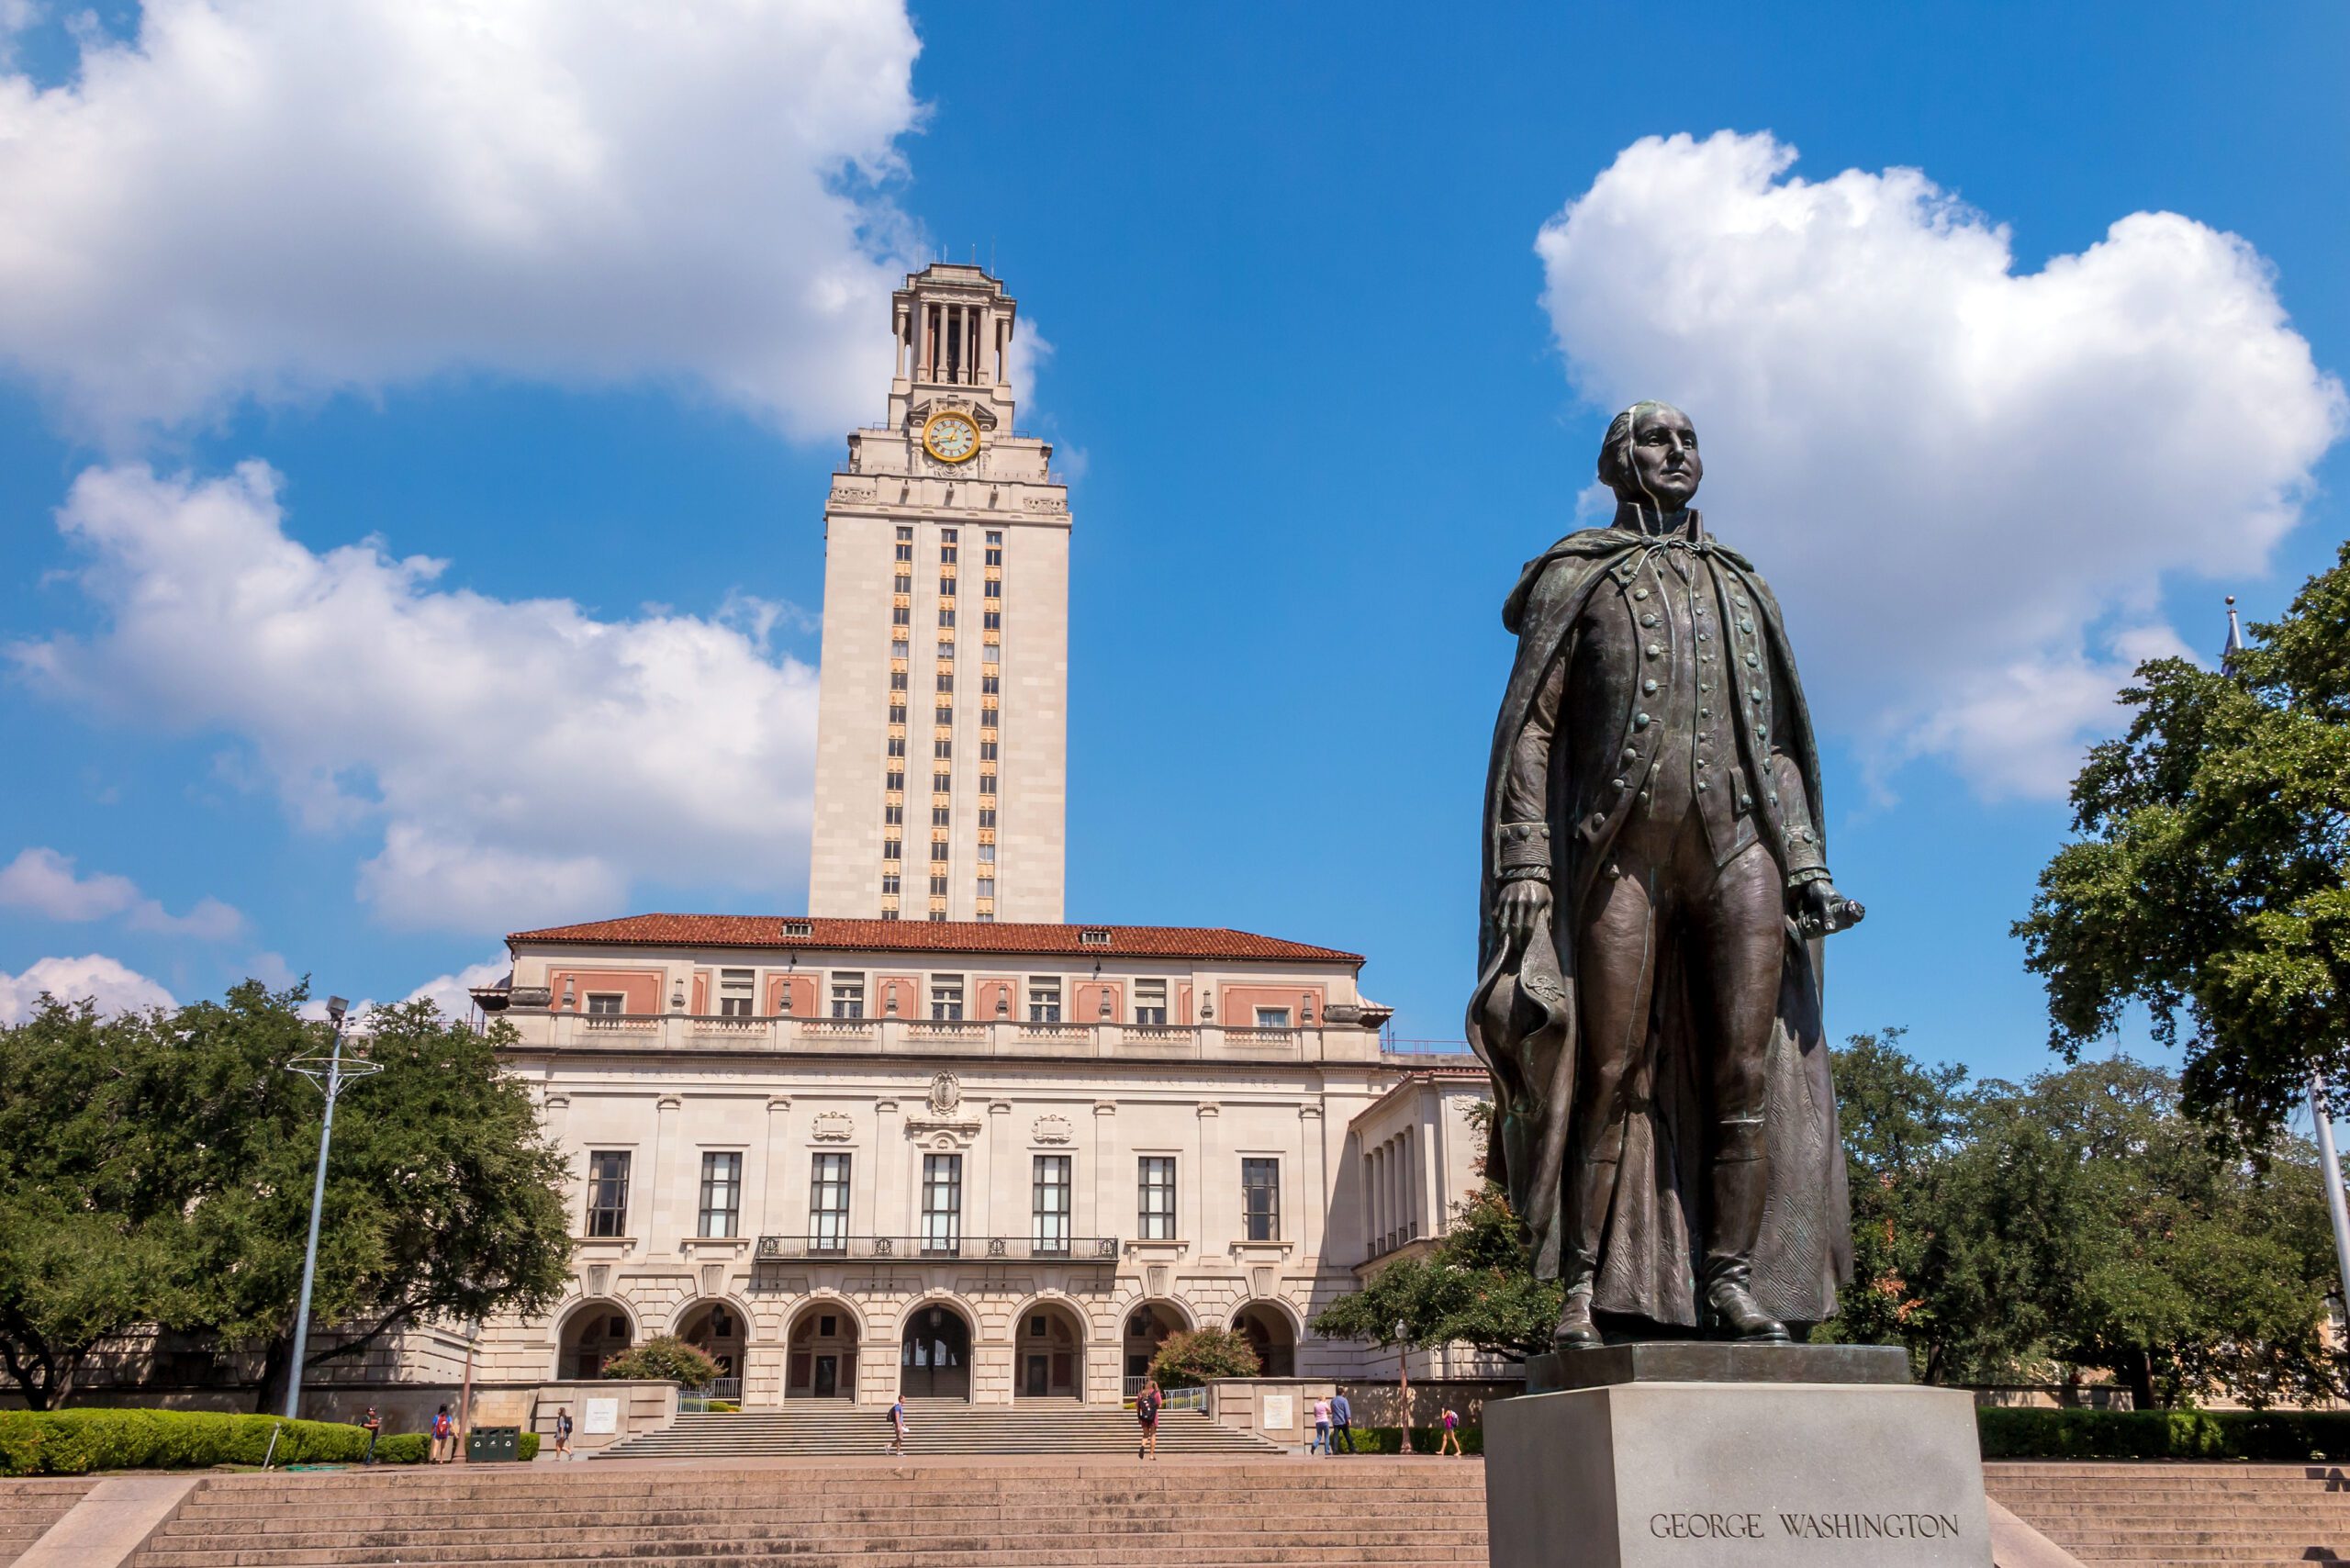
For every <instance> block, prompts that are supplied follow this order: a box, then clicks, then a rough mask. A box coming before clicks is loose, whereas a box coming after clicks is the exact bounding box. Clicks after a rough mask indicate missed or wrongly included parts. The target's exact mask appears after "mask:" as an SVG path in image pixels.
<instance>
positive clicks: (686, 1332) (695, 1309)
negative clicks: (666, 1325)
mask: <svg viewBox="0 0 2350 1568" xmlns="http://www.w3.org/2000/svg"><path fill="white" fill-rule="evenodd" d="M748 1333H749V1330H748V1328H747V1327H746V1326H745V1325H744V1321H743V1312H742V1309H741V1308H740V1307H738V1306H736V1305H734V1304H733V1302H729V1301H705V1302H697V1303H695V1304H694V1305H693V1306H691V1307H690V1308H688V1310H687V1312H686V1315H685V1316H683V1317H681V1318H679V1319H678V1320H677V1338H680V1339H683V1340H684V1341H685V1342H686V1343H687V1344H688V1345H691V1346H692V1347H693V1348H694V1349H695V1350H699V1351H700V1352H701V1353H702V1354H703V1355H705V1356H708V1357H709V1358H710V1359H711V1361H716V1362H717V1363H718V1381H717V1382H716V1383H712V1384H711V1389H710V1392H711V1394H712V1395H713V1396H714V1397H717V1398H720V1399H740V1398H742V1397H743V1361H744V1343H745V1341H746V1339H747V1338H748Z"/></svg>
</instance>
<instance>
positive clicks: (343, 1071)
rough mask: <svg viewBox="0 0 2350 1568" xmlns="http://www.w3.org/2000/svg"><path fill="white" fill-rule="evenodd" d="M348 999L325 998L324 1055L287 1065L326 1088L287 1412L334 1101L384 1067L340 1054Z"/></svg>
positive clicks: (305, 1319)
mask: <svg viewBox="0 0 2350 1568" xmlns="http://www.w3.org/2000/svg"><path fill="white" fill-rule="evenodd" d="M350 1010H351V1003H349V1002H345V1001H344V1000H343V999H342V998H341V997H339V996H330V997H328V998H327V1018H328V1021H329V1022H330V1023H331V1024H332V1025H334V1045H333V1047H332V1048H331V1049H330V1051H329V1053H328V1054H327V1055H325V1056H322V1057H297V1058H295V1059H294V1060H292V1061H290V1062H288V1063H287V1064H286V1067H285V1070H286V1071H288V1072H298V1073H300V1074H301V1075H302V1076H303V1077H305V1078H307V1079H308V1080H309V1081H311V1082H313V1083H315V1084H317V1085H318V1086H319V1088H320V1089H323V1090H325V1091H326V1095H327V1114H326V1119H325V1120H324V1121H323V1122H321V1123H320V1124H319V1171H318V1175H317V1177H316V1178H315V1179H314V1180H313V1181H312V1182H311V1184H310V1244H309V1246H308V1248H307V1249H304V1251H303V1253H302V1303H301V1305H299V1306H297V1307H296V1308H295V1309H294V1366H293V1370H292V1373H291V1375H290V1376H289V1377H288V1378H287V1380H286V1386H285V1418H286V1419H287V1420H289V1421H297V1420H299V1419H301V1412H302V1358H303V1357H304V1356H306V1355H308V1353H309V1348H310V1286H311V1284H312V1283H313V1282H315V1281H316V1280H317V1278H318V1272H319V1210H320V1209H321V1208H323V1207H325V1206H326V1198H327V1146H328V1144H329V1143H330V1142H332V1141H333V1138H334V1103H335V1101H336V1100H337V1099H339V1098H341V1094H342V1088H343V1085H344V1084H346V1083H352V1082H355V1081H358V1080H360V1079H362V1078H364V1077H366V1076H367V1075H368V1074H369V1073H374V1072H381V1071H383V1065H382V1064H381V1063H379V1062H372V1061H368V1060H365V1059H364V1058H354V1059H353V1060H351V1061H345V1060H343V1059H342V1017H343V1014H345V1013H348V1012H349V1011H350Z"/></svg>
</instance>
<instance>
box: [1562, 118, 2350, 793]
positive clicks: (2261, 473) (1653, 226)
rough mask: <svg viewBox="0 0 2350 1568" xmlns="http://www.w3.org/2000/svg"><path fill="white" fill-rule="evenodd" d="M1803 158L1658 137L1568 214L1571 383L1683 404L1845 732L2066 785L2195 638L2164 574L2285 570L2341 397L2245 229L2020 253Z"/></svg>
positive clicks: (1943, 199)
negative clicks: (2126, 685)
mask: <svg viewBox="0 0 2350 1568" xmlns="http://www.w3.org/2000/svg"><path fill="white" fill-rule="evenodd" d="M1794 159H1795V150H1794V149H1792V148H1790V147H1786V146H1785V145H1783V144H1782V143H1780V142H1778V141H1776V140H1774V139H1773V138H1772V137H1770V136H1769V135H1767V134H1763V135H1757V136H1734V135H1731V134H1729V133H1727V132H1725V133H1722V134H1719V135H1716V136H1713V137H1710V138H1708V139H1707V140H1703V141H1698V140H1692V139H1691V138H1689V137H1687V136H1676V137H1673V138H1671V139H1669V140H1660V139H1656V138H1649V139H1646V140H1641V141H1639V142H1636V143H1635V144H1633V145H1632V146H1631V147H1629V148H1628V149H1626V150H1625V151H1624V152H1623V153H1622V154H1620V155H1619V156H1618V157H1617V160H1616V162H1615V163H1614V164H1613V165H1611V166H1610V167H1609V168H1608V169H1607V170H1606V172H1604V173H1603V174H1601V175H1600V176H1599V178H1598V179H1597V180H1596V181H1595V182H1594V183H1593V185H1592V187H1591V189H1590V190H1589V191H1587V192H1585V193H1584V194H1583V196H1579V197H1577V198H1576V199H1575V200H1573V201H1572V202H1570V203H1569V204H1568V206H1567V207H1566V208H1565V209H1564V210H1563V211H1562V212H1561V213H1560V215H1559V216H1558V217H1557V218H1553V219H1552V220H1551V221H1550V223H1549V224H1547V225H1546V226H1545V227H1544V228H1543V230H1542V231H1541V234H1540V236H1539V239H1538V241H1537V243H1536V249H1537V251H1538V252H1539V254H1540V256H1541V258H1542V263H1543V266H1544V271H1545V275H1546V279H1547V287H1546V290H1545V292H1544V296H1543V302H1544V305H1545V306H1546V308H1548V309H1549V311H1550V320H1551V324H1552V327H1553V330H1555V332H1556V334H1557V339H1558V342H1559V344H1560V346H1561V348H1562V349H1563V350H1564V352H1565V353H1566V356H1567V360H1568V364H1569V369H1570V373H1571V375H1572V378H1573V381H1574V384H1575V386H1576V387H1577V389H1578V390H1579V391H1581V392H1582V393H1583V395H1584V396H1585V397H1586V398H1589V399H1590V400H1591V401H1593V402H1594V403H1595V404H1598V405H1600V406H1602V407H1604V408H1607V409H1610V411H1612V410H1613V409H1616V408H1620V407H1622V406H1623V405H1624V404H1626V403H1628V402H1630V401H1632V400H1633V399H1635V398H1662V399H1664V400H1666V401H1669V402H1673V403H1676V404H1678V405H1680V406H1681V407H1683V408H1684V409H1687V410H1688V412H1689V415H1690V417H1691V419H1692V420H1694V421H1695V424H1696V426H1697V431H1698V434H1699V437H1700V439H1701V440H1702V441H1703V442H1704V444H1705V450H1706V465H1707V478H1706V482H1705V493H1704V495H1703V496H1702V497H1701V498H1700V504H1701V505H1702V506H1703V507H1704V508H1705V509H1706V511H1707V521H1708V523H1709V525H1711V526H1712V527H1713V528H1715V529H1716V530H1717V531H1718V532H1719V533H1720V534H1721V536H1722V537H1723V538H1724V539H1725V540H1727V541H1728V542H1729V543H1732V544H1734V545H1737V546H1739V547H1740V548H1741V549H1744V550H1746V551H1748V552H1749V553H1751V554H1753V555H1754V556H1755V557H1756V562H1757V565H1758V566H1761V567H1762V570H1763V572H1764V574H1765V575H1766V576H1768V577H1770V578H1771V580H1772V583H1773V586H1774V588H1776V589H1777V590H1778V592H1779V595H1780V598H1781V599H1782V600H1783V601H1784V602H1785V604H1786V606H1787V609H1788V613H1789V616H1790V618H1791V622H1792V630H1793V633H1794V635H1795V638H1796V650H1797V653H1798V655H1799V656H1800V657H1801V659H1802V661H1803V665H1804V671H1805V678H1806V681H1807V685H1808V686H1809V688H1810V689H1811V692H1812V700H1813V702H1814V704H1815V707H1816V708H1818V709H1819V710H1821V711H1822V717H1824V719H1825V720H1826V721H1827V722H1829V723H1830V724H1832V725H1835V726H1837V727H1839V728H1841V729H1843V730H1845V731H1846V732H1848V733H1851V734H1857V735H1858V736H1860V737H1861V738H1862V739H1863V744H1864V745H1866V746H1868V747H1869V748H1870V749H1871V751H1872V752H1873V754H1874V757H1875V759H1876V760H1877V761H1878V762H1879V763H1880V764H1886V763H1891V762H1894V761H1897V760H1898V759H1900V758H1902V757H1904V756H1919V755H1936V756H1942V757H1945V758H1947V759H1948V760H1949V761H1950V762H1951V763H1952V764H1953V766H1955V767H1958V768H1959V769H1960V770H1961V771H1962V772H1963V773H1964V775H1965V776H1966V777H1967V778H1969V779H1970V780H1971V781H1972V782H1973V783H1974V784H1975V787H1976V788H1977V789H1978V790H1980V791H1982V792H1983V793H1985V794H1986V795H1991V796H1997V795H2003V794H2025V795H2048V794H2054V793H2061V792H2062V790H2064V788H2065V785H2066V783H2067V782H2068V781H2069V779H2070V777H2071V774H2072V772H2073V770H2074V768H2075V767H2076V765H2077V763H2078V760H2079V756H2080V750H2081V746H2082V744H2083V739H2084V737H2085V736H2086V735H2087V734H2093V733H2096V732H2098V731H2100V730H2109V729H2110V728H2111V727H2112V722H2113V720H2114V717H2115V712H2114V710H2113V708H2112V699H2113V694H2114V691H2115V689H2116V687H2117V686H2118V685H2119V684H2120V683H2121V680H2122V679H2123V678H2125V677H2126V675H2127V674H2128V671H2129V669H2130V667H2131V665H2132V661H2133V660H2134V659H2135V658H2137V657H2139V656H2143V652H2144V651H2145V650H2146V649H2147V648H2149V647H2155V646H2160V647H2164V648H2170V647H2175V646H2177V643H2178V638H2177V634H2176V633H2173V632H2172V631H2171V630H2170V629H2169V628H2167V627H2164V626H2161V625H2159V624H2157V623H2156V622H2155V620H2154V611H2155V605H2156V601H2157V596H2158V592H2159V589H2160V587H2161V584H2162V581H2163V579H2164V577H2165V575H2166V574H2173V573H2187V574H2193V575H2201V576H2206V577H2210V576H2219V575H2222V574H2224V575H2229V576H2234V575H2238V574H2242V573H2244V572H2247V571H2258V570H2260V569H2263V567H2264V566H2265V564H2266V559H2267V554H2268V552H2269V550H2270V548H2271V547H2272V546H2273V545H2274V544H2275V543H2277V540H2278V539H2279V538H2280V537H2281V536H2282V535H2283V534H2284V533H2285V532H2288V530H2289V529H2291V528H2292V527H2293V525H2294V524H2295V523H2296V522H2297V521H2299V520H2300V506H2301V503H2302V500H2303V498H2305V497H2306V495H2307V494H2308V491H2309V489H2310V487H2311V470H2312V467H2313V466H2314V465H2315V464H2316V463H2317V461H2318V460H2319V458H2320V457H2321V456H2322V454H2324V452H2325V451H2326V449H2327V448H2328V447H2329V446H2330V445H2331V444H2332V443H2333V441H2334V440H2335V438H2336V437H2337V436H2338V434H2339V433H2340V431H2341V430H2342V427H2343V422H2344V398H2343V392H2342V388H2341V386H2340V385H2339V384H2338V383H2337V382H2336V381H2334V380H2333V378H2332V377H2330V376H2327V375H2322V374H2321V373H2320V372H2319V370H2318V369H2317V367H2316V365H2315V364H2314V363H2313V361H2312V360H2311V354H2310V348H2309V344H2308V343H2307V342H2305V341H2304V340H2303V339H2302V338H2301V337H2300V335H2299V334H2297V333H2296V332H2294V331H2293V330H2291V329H2290V327H2289V326H2288V324H2287V321H2286V317H2285V312H2284V309H2283V307H2282V306H2281V305H2280V304H2279V303H2278V300H2277V294H2276V290H2275V287H2274V285H2273V279H2272V277H2271V275H2270V271H2269V268H2268V267H2267V265H2266V263H2264V262H2263V261H2262V259H2261V258H2260V256H2259V255H2258V254H2257V253H2256V252H2254V250H2253V249H2252V247H2251V246H2250V245H2248V244H2247V243H2245V242H2244V241H2242V240H2240V239H2238V238H2236V237H2235V236H2233V235H2229V234H2223V233H2220V232H2218V231H2216V230H2211V229H2209V228H2206V227H2205V226H2204V225H2202V224H2199V223H2197V222H2194V221H2192V220H2191V219H2188V218H2182V217H2179V216H2177V214H2173V213H2143V212H2142V213H2135V214H2132V215H2131V216H2129V217H2126V218H2121V220H2120V221H2119V222H2116V223H2114V224H2113V225H2112V226H2111V228H2110V229H2109V230H2108V231H2107V233H2106V236H2105V238H2104V239H2103V240H2102V241H2099V242H2098V243H2097V244H2095V245H2093V246H2091V247H2089V248H2088V249H2087V250H2086V251H2084V252H2081V253H2080V254H2078V255H2066V256H2058V257H2056V258H2054V259H2053V260H2052V261H2050V262H2049V263H2048V264H2047V265H2046V266H2045V267H2043V268H2042V269H2041V270H2040V271H2039V272H2036V273H2031V274H2018V273H2017V272H2016V271H2015V270H2014V269H2013V264H2012V263H2013V256H2012V253H2011V251H2010V247H2009V235H2008V231H2007V230H2005V229H2004V228H2000V227H1996V226H1994V225H1993V224H1991V223H1990V222H1989V221H1988V220H1986V218H1983V217H1982V216H1980V215H1979V214H1976V213H1975V212H1973V211H1971V210H1969V209H1968V208H1966V207H1963V206H1961V205H1960V204H1959V203H1958V202H1956V201H1955V200H1954V199H1953V197H1951V196H1949V195H1947V194H1946V193H1944V192H1943V191H1942V190H1940V189H1939V188H1937V187H1936V186H1935V185H1933V184H1932V183H1931V182H1930V180H1929V179H1928V178H1927V177H1926V176H1925V175H1924V174H1921V173H1919V171H1916V170H1909V169H1892V170H1887V171H1886V172H1885V173H1883V174H1868V173H1863V172H1862V171H1859V170H1847V171H1846V172H1844V173H1843V174H1839V175H1837V176H1836V177H1834V178H1833V179H1830V180H1825V181H1821V182H1818V183H1812V182H1808V181H1805V180H1801V179H1795V178H1789V177H1787V174H1786V172H1787V170H1788V168H1789V167H1790V165H1791V164H1792V162H1793V161H1794ZM1575 456H1576V462H1577V463H1578V464H1580V463H1581V462H1582V461H1583V457H1582V454H1575ZM2218 622H2219V618H2218V614H2217V611H2216V610H2214V613H2213V616H2212V622H2211V624H2210V626H2208V627H2205V626H2198V627H2196V628H2194V631H2196V632H2197V633H2208V634H2205V635H2198V636H2197V637H2196V639H2195V641H2196V642H2197V643H2198V644H2208V643H2214V642H2216V640H2217V636H2218V632H2219V624H2218Z"/></svg>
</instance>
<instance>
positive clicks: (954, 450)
mask: <svg viewBox="0 0 2350 1568" xmlns="http://www.w3.org/2000/svg"><path fill="white" fill-rule="evenodd" d="M922 444H923V451H925V452H927V453H929V454H931V455H932V456H933V457H935V458H937V459H938V460H939V461H940V462H941V463H968V462H969V461H970V460H971V459H972V458H974V457H976V456H978V455H979V426H977V425H975V424H973V423H972V422H971V420H970V416H969V415H968V414H955V413H946V414H934V415H932V416H931V420H930V423H928V424H926V425H924V426H923V427H922Z"/></svg>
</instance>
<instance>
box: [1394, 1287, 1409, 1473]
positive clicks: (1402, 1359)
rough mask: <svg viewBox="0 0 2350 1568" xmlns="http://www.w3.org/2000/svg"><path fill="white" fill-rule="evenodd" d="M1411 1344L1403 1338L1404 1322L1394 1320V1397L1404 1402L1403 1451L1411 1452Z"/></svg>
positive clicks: (1398, 1319)
mask: <svg viewBox="0 0 2350 1568" xmlns="http://www.w3.org/2000/svg"><path fill="white" fill-rule="evenodd" d="M1411 1362H1412V1342H1411V1341H1410V1340H1409V1339H1406V1338H1404V1320H1403V1319H1402V1318H1400V1317H1399V1318H1397V1319H1396V1320H1395V1382H1396V1387H1397V1394H1396V1397H1397V1398H1399V1399H1401V1400H1402V1401H1403V1402H1404V1415H1403V1432H1404V1450H1403V1451H1404V1452H1405V1453H1410V1452H1411V1451H1412V1365H1411Z"/></svg>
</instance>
